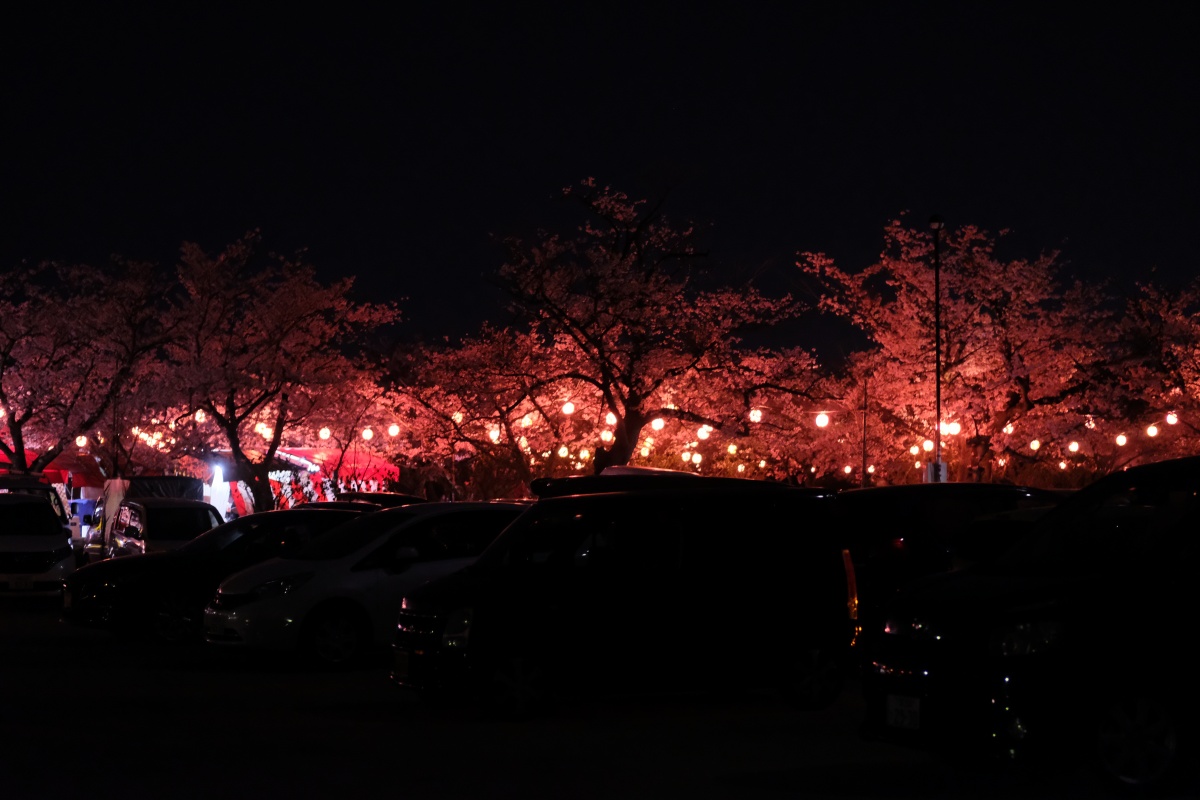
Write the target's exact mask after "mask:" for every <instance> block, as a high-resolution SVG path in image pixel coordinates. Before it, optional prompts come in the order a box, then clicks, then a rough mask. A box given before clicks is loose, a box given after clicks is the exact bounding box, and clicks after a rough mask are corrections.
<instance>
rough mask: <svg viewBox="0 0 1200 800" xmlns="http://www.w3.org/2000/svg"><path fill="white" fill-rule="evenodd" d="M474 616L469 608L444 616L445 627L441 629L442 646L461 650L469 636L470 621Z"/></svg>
mask: <svg viewBox="0 0 1200 800" xmlns="http://www.w3.org/2000/svg"><path fill="white" fill-rule="evenodd" d="M473 616H474V614H473V612H472V610H471V609H469V608H460V609H457V610H455V611H453V612H451V613H450V614H448V615H447V616H446V627H444V628H443V629H442V646H443V647H454V648H463V647H466V646H467V639H468V638H469V637H470V635H471V619H472V617H473Z"/></svg>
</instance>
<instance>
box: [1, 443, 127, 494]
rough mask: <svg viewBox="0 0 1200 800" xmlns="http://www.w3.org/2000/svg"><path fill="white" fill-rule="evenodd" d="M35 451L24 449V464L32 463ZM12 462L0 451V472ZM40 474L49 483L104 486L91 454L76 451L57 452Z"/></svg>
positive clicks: (102, 475) (101, 473)
mask: <svg viewBox="0 0 1200 800" xmlns="http://www.w3.org/2000/svg"><path fill="white" fill-rule="evenodd" d="M35 458H37V453H34V452H31V451H29V450H26V451H25V465H26V466H28V465H29V464H31V463H33V460H34V459H35ZM10 467H12V462H11V461H9V460H8V458H7V457H6V456H5V455H4V454H3V453H0V472H8V471H10V469H9V468H10ZM42 475H43V476H45V478H46V480H47V481H49V482H50V483H61V484H66V483H67V481H68V480H70V482H71V485H72V486H94V487H97V488H99V487H102V486H104V473H103V472H101V471H100V465H99V464H97V463H96V459H95V458H93V457H92V456H89V455H86V454H84V453H80V452H78V451H69V452H65V453H59V454H58V456H56V457H55V459H54V460H53V461H51V462H50V463H49V465H47V467H46V469H45V470H43V471H42Z"/></svg>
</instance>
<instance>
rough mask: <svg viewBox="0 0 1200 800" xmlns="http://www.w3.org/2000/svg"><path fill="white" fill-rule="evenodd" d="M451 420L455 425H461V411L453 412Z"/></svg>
mask: <svg viewBox="0 0 1200 800" xmlns="http://www.w3.org/2000/svg"><path fill="white" fill-rule="evenodd" d="M453 419H454V424H455V425H461V424H462V421H463V413H462V412H461V411H455V412H454V417H453Z"/></svg>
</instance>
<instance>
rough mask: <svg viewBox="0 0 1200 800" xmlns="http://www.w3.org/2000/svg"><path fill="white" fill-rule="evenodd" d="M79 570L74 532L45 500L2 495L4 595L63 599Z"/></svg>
mask: <svg viewBox="0 0 1200 800" xmlns="http://www.w3.org/2000/svg"><path fill="white" fill-rule="evenodd" d="M74 569H75V554H74V551H73V550H72V548H71V529H70V527H69V526H68V525H66V524H65V523H64V522H63V520H62V518H61V517H60V516H59V515H58V513H56V512H55V510H54V507H53V506H52V505H51V504H50V503H49V502H48V501H47V500H46V499H45V498H44V497H37V496H35V495H29V494H18V493H15V492H11V493H3V494H0V593H2V594H3V595H5V596H20V597H61V596H62V582H63V578H65V577H67V575H68V574H70V573H71V572H72V571H73V570H74Z"/></svg>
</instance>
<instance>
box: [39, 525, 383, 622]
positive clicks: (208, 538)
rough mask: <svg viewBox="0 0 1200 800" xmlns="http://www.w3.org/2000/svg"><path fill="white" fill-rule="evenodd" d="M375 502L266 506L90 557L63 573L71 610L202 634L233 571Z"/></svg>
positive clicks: (90, 618) (291, 547) (72, 616)
mask: <svg viewBox="0 0 1200 800" xmlns="http://www.w3.org/2000/svg"><path fill="white" fill-rule="evenodd" d="M370 510H371V507H369V506H368V507H366V508H324V507H320V506H316V505H314V506H305V507H302V508H294V509H288V510H282V511H263V512H259V513H257V514H248V515H246V516H244V517H240V518H238V519H236V520H233V521H232V522H227V523H225V524H224V525H221V526H219V527H217V528H213V529H212V530H210V531H208V532H206V533H202V534H200V535H199V536H197V537H196V538H194V539H192V540H191V541H189V542H187V543H185V544H184V545H183V546H182V547H180V548H178V549H176V550H172V551H169V552H165V553H152V554H150V555H147V556H143V557H141V558H117V559H108V560H105V561H98V562H96V563H93V564H88V565H86V566H83V567H80V568H79V569H78V570H77V571H76V572H74V573H73V574H71V575H70V576H68V578H67V579H66V580H65V581H63V584H62V586H63V618H64V619H66V620H67V621H68V622H72V623H76V624H80V625H97V626H103V627H110V628H113V629H115V630H119V631H123V632H141V633H144V634H147V635H149V636H150V637H152V638H155V639H159V640H161V641H166V642H175V641H181V640H183V639H187V638H199V635H200V632H201V629H202V620H203V617H204V606H205V605H206V604H207V603H208V601H209V600H210V599H212V596H213V595H214V594H215V593H216V591H217V587H218V586H219V585H220V583H221V581H222V580H224V579H225V578H226V577H228V576H229V575H232V574H233V573H235V572H237V571H239V570H242V569H246V568H247V567H250V566H252V565H254V564H258V563H260V562H262V561H266V560H267V559H270V558H275V557H277V556H281V555H284V554H287V553H290V552H294V551H296V550H299V549H301V548H302V547H303V546H304V545H305V544H307V543H308V542H309V541H311V540H312V539H314V538H316V537H317V536H319V535H321V534H323V533H326V532H328V531H331V530H333V529H334V528H336V527H337V526H339V525H341V524H342V523H345V522H349V521H350V520H352V519H357V518H358V517H359V516H361V515H362V514H363V513H370Z"/></svg>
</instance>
